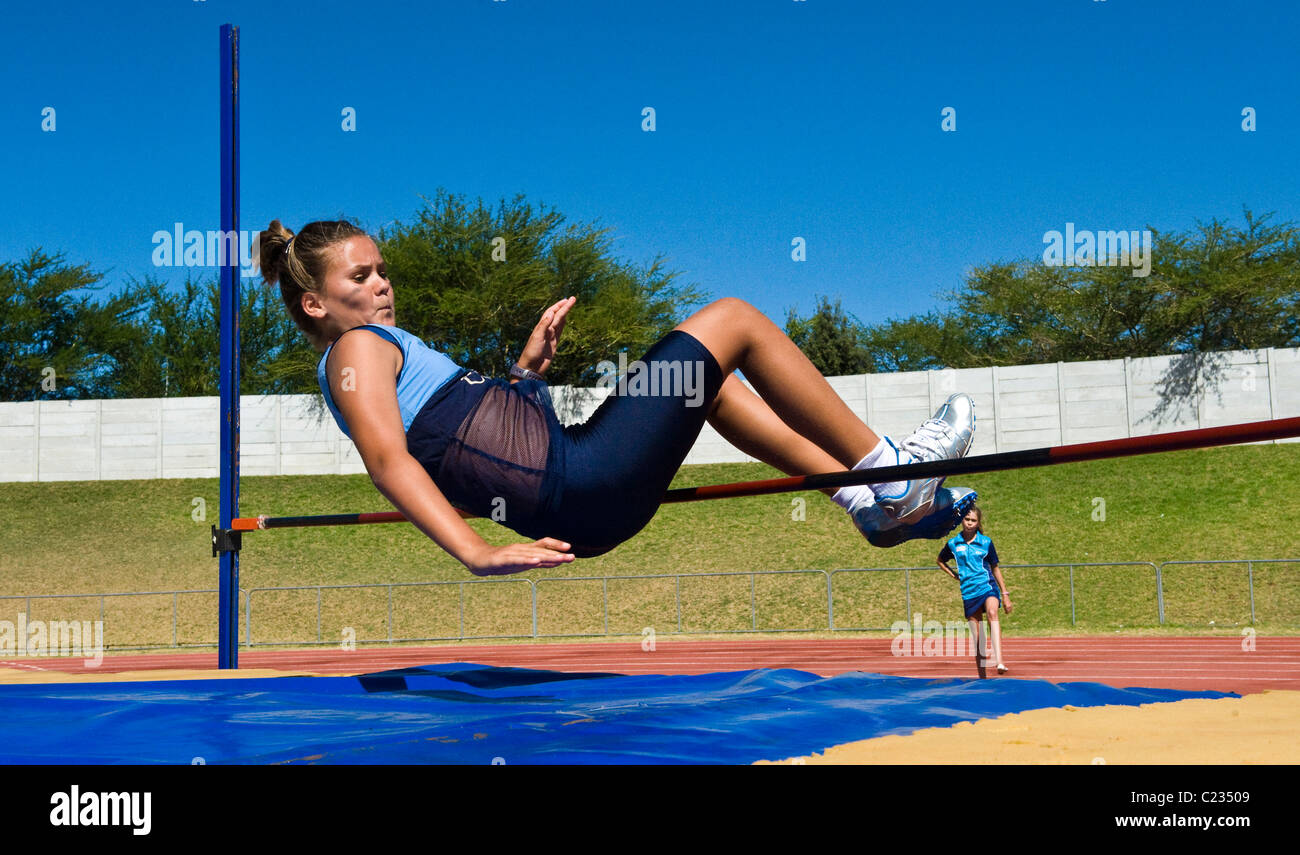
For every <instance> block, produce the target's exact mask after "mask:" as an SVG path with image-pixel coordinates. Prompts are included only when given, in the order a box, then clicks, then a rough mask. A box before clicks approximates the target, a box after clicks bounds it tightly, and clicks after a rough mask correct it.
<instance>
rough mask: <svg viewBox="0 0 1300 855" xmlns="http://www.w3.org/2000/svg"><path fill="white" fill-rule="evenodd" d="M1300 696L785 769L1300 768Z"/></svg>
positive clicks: (1061, 713) (904, 739)
mask: <svg viewBox="0 0 1300 855" xmlns="http://www.w3.org/2000/svg"><path fill="white" fill-rule="evenodd" d="M1298 726H1300V692H1262V693H1259V694H1252V695H1246V696H1245V697H1242V698H1222V699H1219V700H1187V701H1178V702H1176V703H1168V704H1144V705H1142V706H1139V707H1128V706H1105V707H1089V708H1082V709H1081V708H1075V707H1064V708H1061V709H1042V710H1030V711H1029V712H1023V713H1013V714H1011V715H1005V716H1002V717H1001V718H996V719H986V720H984V721H979V722H974V723H967V722H963V723H961V724H957V725H954V726H953V727H945V728H928V729H926V730H919V731H917V732H915V733H912V734H908V735H906V736H882V737H879V738H876V739H867V740H863V741H862V742H850V743H846V744H844V745H837V746H835V747H833V748H830V749H827V751H826V752H825V753H822V754H814V755H812V756H809V757H799V758H792V759H787V760H783V761H781V762H782V763H787V764H788V763H805V764H867V763H882V764H913V763H919V764H972V763H1082V764H1089V763H1106V764H1132V763H1156V764H1238V763H1268V764H1278V763H1300V739H1297V738H1296V730H1297V727H1298Z"/></svg>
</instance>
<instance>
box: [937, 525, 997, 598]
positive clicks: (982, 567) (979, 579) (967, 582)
mask: <svg viewBox="0 0 1300 855" xmlns="http://www.w3.org/2000/svg"><path fill="white" fill-rule="evenodd" d="M954 559H956V561H957V578H958V579H959V580H960V581H961V598H962V599H963V600H969V599H973V598H975V597H978V596H980V595H981V594H984V593H987V592H988V591H989V590H992V591H993V593H995V594H996V593H997V591H998V582H997V579H995V578H994V577H993V568H994V567H996V566H998V551H997V549H995V548H994V547H993V541H992V540H990V539H989V537H988V535H986V534H984V533H983V532H979V531H977V532H975V537H973V538H971V541H970V543H967V542H966V539H965V538H963V537H962V536H961V535H960V534H959V535H957V536H956V537H954V538H953V539H952V540H950V541H948V542H947V543H945V544H944V546H943V551H941V552H940V553H939V560H940V561H944V562H948V561H952V560H954Z"/></svg>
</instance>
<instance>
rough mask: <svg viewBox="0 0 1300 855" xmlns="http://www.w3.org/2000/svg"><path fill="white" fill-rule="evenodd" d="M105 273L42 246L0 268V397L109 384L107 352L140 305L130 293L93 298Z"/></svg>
mask: <svg viewBox="0 0 1300 855" xmlns="http://www.w3.org/2000/svg"><path fill="white" fill-rule="evenodd" d="M100 278H101V277H100V275H99V274H97V273H94V272H92V271H91V270H90V268H89V267H88V266H87V265H72V264H68V263H67V262H66V261H65V260H64V257H63V256H62V255H47V254H46V253H44V252H43V251H42V250H41V249H39V248H37V249H35V250H33V251H32V252H31V253H30V254H29V255H28V256H27V258H26V259H24V260H22V261H19V262H10V263H7V264H4V265H3V266H0V297H3V301H0V330H3V334H2V335H0V400H4V401H33V400H36V399H38V398H39V399H60V398H62V399H70V398H93V397H96V396H97V395H100V394H102V393H103V392H104V391H105V390H106V389H107V388H109V386H108V385H107V384H106V379H105V377H104V373H103V365H104V358H105V354H106V352H108V351H110V350H112V349H114V348H118V347H121V346H123V345H124V343H125V341H126V340H127V339H129V338H130V336H131V332H130V328H129V320H130V318H131V316H132V315H133V314H134V313H135V312H136V311H137V310H138V309H139V303H138V300H137V298H136V297H135V296H134V295H132V294H119V295H117V296H114V297H110V298H109V299H107V300H105V301H103V302H96V301H95V300H94V299H92V294H93V292H95V291H97V290H100V289H101V288H102V287H103V286H101V285H100V284H99V283H100ZM75 292H91V293H80V294H78V293H75ZM50 369H53V373H52V374H51V372H50ZM51 386H52V387H53V388H50V387H51Z"/></svg>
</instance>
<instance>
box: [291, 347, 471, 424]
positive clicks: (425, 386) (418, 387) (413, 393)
mask: <svg viewBox="0 0 1300 855" xmlns="http://www.w3.org/2000/svg"><path fill="white" fill-rule="evenodd" d="M352 329H358V330H369V331H370V332H372V333H374V334H375V335H377V336H379V337H380V338H382V339H384V340H386V341H389V342H392V343H393V344H394V345H396V346H397V348H398V350H400V351H402V369H401V370H400V371H399V372H398V373H397V404H398V406H399V407H400V408H401V411H402V430H404V431H408V430H410V429H411V422H413V421H415V417H416V416H417V415H418V414H419V412H420V410H421V409H422V408H423V407H424V405H425V404H426V403H427V402H428V400H429V399H430V398H432V397H433V394H434V393H435V392H437V391H438V390H439V389H441V388H442V387H443V386H444V385H446V384H447V383H448V382H450V381H451V380H452V379H454V378H455V377H457V376H458V375H459V374H461V373H462V369H461V367H460V366H459V365H457V364H456V363H454V362H452V361H451V359H450V358H448V357H447V356H446V355H444V354H442V353H439V352H438V351H436V350H434V349H433V348H431V347H429V346H428V345H426V344H425V343H424V342H422V341H420V339H419V338H417V337H416V336H414V335H411V334H410V333H409V332H407V331H406V330H401V329H398V328H397V327H389V326H383V325H382V324H366V325H365V326H360V327H353V328H352ZM348 332H352V330H348ZM346 334H347V333H344V335H346ZM333 349H334V345H333V344H332V343H331V344H330V346H329V347H328V348H326V349H325V353H324V354H323V355H322V356H321V358H320V364H318V365H317V366H316V382H318V383H319V384H320V391H321V394H322V395H324V396H325V403H326V404H327V405H328V406H329V408H330V412H331V413H333V414H334V421H336V422H338V426H339V429H340V430H342V431H343V434H344V436H346V437H348V438H349V439H351V438H352V434H351V433H349V432H348V425H347V422H345V421H344V420H343V415H342V414H341V413H340V412H339V408H338V407H336V406H335V405H334V397H333V395H331V394H330V382H329V377H328V376H326V373H325V363H326V362H327V361H328V360H329V358H330V351H332V350H333Z"/></svg>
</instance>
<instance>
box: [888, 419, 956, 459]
mask: <svg viewBox="0 0 1300 855" xmlns="http://www.w3.org/2000/svg"><path fill="white" fill-rule="evenodd" d="M956 438H957V431H955V430H953V427H952V425H950V424H948V423H947V422H945V421H943V420H942V419H926V420H925V422H924V423H923V424H922V425H921V426H920V427H919V428H917V429H916V433H914V434H912V435H911V436H909V437H907V439H904V440H903V441H902V442H900V443H899V445H901V446H902V447H903V448H904V449H906V450H907V451H908V453H910V454H911V455H912V456H913V457H914V458H916V459H917V460H922V461H930V460H944V459H946V458H947V456H948V448H947V444H948V443H950V442H952V441H953V440H955V439H956Z"/></svg>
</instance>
